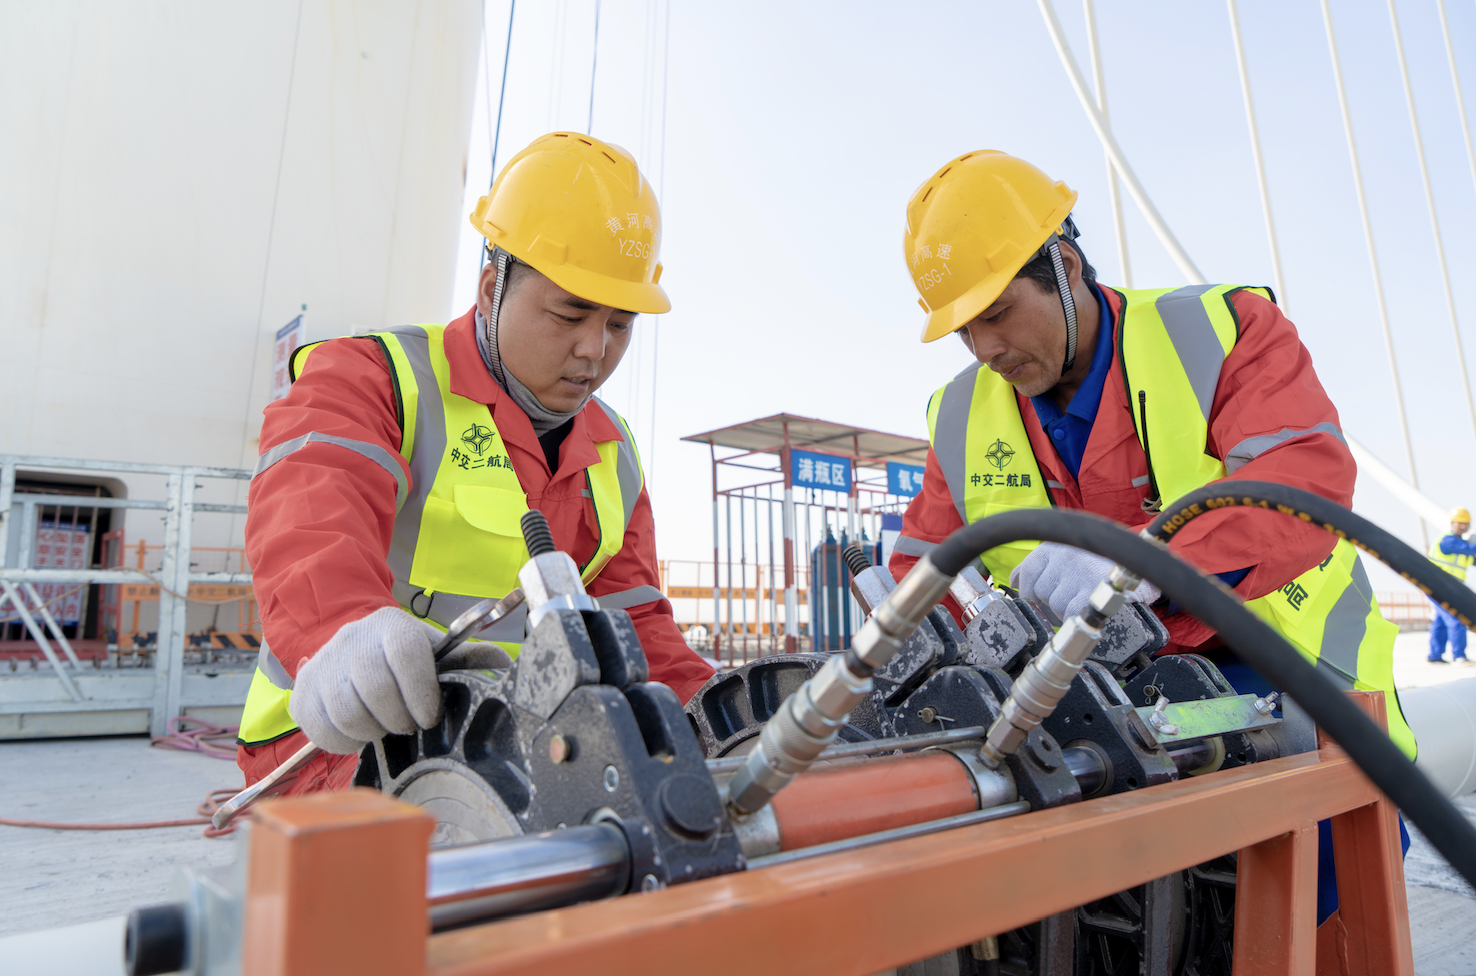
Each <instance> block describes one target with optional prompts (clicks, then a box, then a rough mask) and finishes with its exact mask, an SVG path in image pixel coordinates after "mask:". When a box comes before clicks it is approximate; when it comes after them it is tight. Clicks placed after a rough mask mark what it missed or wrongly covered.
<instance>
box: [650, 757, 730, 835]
mask: <svg viewBox="0 0 1476 976" xmlns="http://www.w3.org/2000/svg"><path fill="white" fill-rule="evenodd" d="M658 792H659V795H660V802H661V812H662V813H663V814H664V815H665V816H664V819H665V820H666V825H667V827H669V828H670V829H671V830H672V832H673V833H677V834H680V835H681V836H683V837H688V838H690V839H692V840H706V839H707V838H709V837H711V836H712V835H713V834H715V833H716V832H717V830H718V828H719V827H721V826H722V825H723V810H722V806H721V804H720V803H719V802H718V798H717V792H716V791H715V790H713V788H712V783H711V782H709V781H704V780H701V779H698V778H697V777H696V776H691V775H688V774H686V773H680V774H678V775H676V776H672V777H670V778H669V779H667V780H666V781H665V782H664V783H662V784H661V789H660V790H659V791H658Z"/></svg>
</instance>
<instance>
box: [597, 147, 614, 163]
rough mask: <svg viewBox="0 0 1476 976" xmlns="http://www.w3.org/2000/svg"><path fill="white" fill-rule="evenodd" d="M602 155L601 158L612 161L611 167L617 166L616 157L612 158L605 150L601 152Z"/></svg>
mask: <svg viewBox="0 0 1476 976" xmlns="http://www.w3.org/2000/svg"><path fill="white" fill-rule="evenodd" d="M600 155H601V156H604V157H605V158H606V159H608V160H609V161H610V165H611V166H614V165H615V157H614V156H611V155H610V154H609V153H607V152H604V151H603V150H602V151H601V152H600Z"/></svg>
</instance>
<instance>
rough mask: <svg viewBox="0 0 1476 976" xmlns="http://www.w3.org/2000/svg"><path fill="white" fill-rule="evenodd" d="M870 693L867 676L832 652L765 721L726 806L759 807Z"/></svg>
mask: <svg viewBox="0 0 1476 976" xmlns="http://www.w3.org/2000/svg"><path fill="white" fill-rule="evenodd" d="M869 694H871V677H870V675H859V674H856V673H855V672H853V671H852V670H851V669H850V668H849V667H848V666H847V661H846V656H845V655H842V654H835V655H832V656H831V658H830V659H829V660H828V661H826V662H825V664H824V666H823V667H821V668H820V670H819V671H817V672H816V673H815V674H814V676H813V677H811V678H810V680H808V681H806V682H805V683H804V684H803V685H801V686H800V687H799V689H798V690H797V691H796V692H795V693H794V694H793V695H790V696H789V698H787V699H786V700H785V701H784V704H782V705H780V706H779V710H778V711H777V712H775V713H774V716H773V718H771V719H769V721H768V722H766V723H764V728H763V731H762V732H760V733H759V741H758V746H757V747H756V748H755V749H754V750H753V752H750V753H749V754H748V760H747V762H745V763H744V764H743V765H742V766H741V767H739V769H738V772H736V773H735V774H733V778H732V780H730V781H729V783H728V805H729V806H730V807H732V808H733V811H734V812H735V813H738V814H740V815H741V814H748V813H753V812H754V811H756V810H759V809H762V808H763V806H764V805H765V804H766V803H768V802H769V800H770V798H771V797H773V795H774V794H775V793H778V792H779V791H780V790H781V789H783V788H784V787H785V786H787V785H788V784H789V781H790V780H792V779H794V777H795V776H796V775H798V774H799V773H802V772H804V771H805V770H806V769H809V768H810V764H811V763H813V762H814V761H815V759H816V758H817V757H818V756H819V755H820V753H822V752H824V751H825V748H826V746H828V745H830V743H831V742H833V741H834V740H835V736H836V733H837V732H839V731H840V728H841V726H843V725H845V724H846V717H847V716H848V715H849V714H850V713H851V709H852V708H855V707H856V705H857V704H858V703H860V702H861V701H862V700H863V699H864V698H866V696H867V695H869Z"/></svg>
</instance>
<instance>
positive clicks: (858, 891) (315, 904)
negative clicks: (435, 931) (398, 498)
mask: <svg viewBox="0 0 1476 976" xmlns="http://www.w3.org/2000/svg"><path fill="white" fill-rule="evenodd" d="M1353 696H1354V697H1355V699H1356V700H1357V701H1358V702H1359V704H1360V706H1361V707H1363V708H1364V709H1365V710H1366V711H1367V712H1368V713H1369V715H1370V717H1371V718H1373V719H1375V720H1376V721H1378V722H1380V723H1381V724H1382V723H1383V720H1384V703H1383V697H1382V695H1381V694H1380V693H1363V692H1355V693H1353ZM1328 818H1331V820H1332V825H1333V837H1334V841H1335V848H1336V855H1335V856H1336V860H1337V874H1338V897H1339V900H1340V902H1341V908H1340V911H1339V913H1338V915H1336V916H1334V918H1333V919H1330V920H1329V921H1328V923H1326V924H1325V925H1323V926H1322V927H1321V928H1320V929H1318V928H1316V897H1317V895H1316V875H1317V826H1316V825H1317V822H1318V821H1319V820H1323V819H1328ZM254 821H255V822H254V825H253V832H252V841H251V855H250V869H249V877H250V878H251V879H252V880H251V883H250V885H249V888H248V892H247V897H246V907H245V918H244V923H245V933H244V934H245V946H246V950H245V954H244V958H243V965H244V968H243V976H269V974H270V976H307V974H313V976H338V974H343V976H348V974H350V973H352V974H355V976H378V974H384V976H390V974H394V976H406V974H416V976H481V974H488V976H490V974H505V973H509V974H510V973H520V974H521V973H526V974H529V976H533V974H538V976H546V974H553V973H588V972H597V973H601V974H608V976H615V974H627V973H628V974H632V976H635V974H642V976H645V974H652V973H673V974H678V973H679V974H683V976H687V974H691V973H698V972H700V973H704V974H725V973H731V974H743V976H754V974H764V976H770V974H784V973H794V974H801V973H803V974H810V973H839V974H856V976H861V974H866V973H875V972H878V971H881V970H885V969H888V968H891V967H893V966H897V965H902V964H905V963H908V962H912V961H916V960H918V959H923V958H926V957H928V956H931V955H935V954H937V953H939V952H944V951H947V950H949V949H952V948H956V947H958V946H965V945H968V944H969V943H971V942H974V941H976V940H978V939H981V938H984V937H986V936H989V935H995V934H998V933H1000V932H1006V931H1009V930H1011V929H1014V928H1018V927H1020V926H1023V925H1027V924H1029V923H1031V922H1033V921H1035V920H1037V919H1040V918H1044V917H1047V916H1049V915H1053V914H1056V913H1058V912H1062V911H1067V910H1069V909H1071V908H1073V907H1075V906H1077V905H1080V904H1083V903H1085V902H1088V901H1092V900H1094V899H1097V898H1101V897H1104V896H1106V895H1109V894H1111V893H1113V892H1117V891H1122V890H1124V889H1126V888H1130V887H1133V886H1134V885H1139V884H1142V883H1144V882H1146V881H1149V880H1152V879H1154V878H1159V877H1163V876H1165V875H1168V874H1171V873H1173V872H1175V871H1179V870H1182V869H1184V868H1187V867H1190V866H1192V865H1195V864H1199V863H1202V862H1204V861H1208V860H1211V859H1212V858H1215V857H1219V856H1222V855H1224V854H1227V853H1229V852H1231V851H1239V852H1240V857H1239V862H1238V864H1239V867H1238V884H1237V891H1236V924H1235V944H1234V957H1235V970H1234V971H1235V974H1236V976H1262V974H1265V976H1271V974H1276V976H1283V974H1285V976H1293V974H1295V976H1313V974H1316V976H1335V974H1342V976H1385V974H1387V976H1413V972H1414V960H1413V955H1412V952H1411V949H1410V941H1409V910H1408V905H1407V904H1406V902H1405V894H1404V876H1403V863H1402V859H1401V853H1400V846H1399V836H1398V827H1397V822H1396V815H1395V811H1394V807H1393V804H1391V803H1390V802H1389V801H1388V800H1387V799H1386V798H1385V797H1384V796H1383V795H1382V794H1381V793H1379V792H1378V790H1377V789H1376V788H1375V787H1374V786H1373V784H1372V783H1370V782H1369V781H1368V780H1367V779H1366V778H1365V777H1364V776H1363V774H1362V773H1361V772H1360V771H1359V770H1358V768H1357V767H1356V766H1355V765H1354V764H1353V763H1352V761H1351V760H1349V759H1348V758H1347V756H1346V755H1345V754H1344V753H1343V752H1342V751H1341V750H1340V749H1339V748H1338V747H1337V746H1336V745H1333V744H1331V743H1327V742H1323V743H1322V748H1321V749H1320V750H1319V751H1317V752H1312V753H1307V754H1304V755H1300V756H1289V757H1287V758H1284V759H1277V760H1272V761H1270V762H1264V763H1258V764H1256V765H1253V766H1243V767H1240V768H1238V769H1232V770H1225V771H1222V772H1218V773H1211V774H1209V775H1207V776H1202V777H1198V778H1191V779H1185V780H1181V781H1178V782H1175V783H1168V784H1165V785H1163V786H1155V787H1151V788H1148V789H1143V790H1137V791H1135V792H1132V793H1125V794H1119V795H1116V796H1108V797H1103V798H1101V799H1097V800H1090V801H1087V802H1084V803H1078V804H1073V805H1070V806H1066V807H1058V808H1056V809H1053V810H1044V811H1041V812H1038V813H1032V814H1026V815H1023V816H1019V817H1015V818H1013V819H1009V820H1002V821H996V822H993V823H987V824H979V825H975V826H971V827H962V828H958V829H955V830H949V831H945V832H942V833H937V834H931V835H927V836H922V837H915V838H911V839H908V840H902V841H895V842H892V843H888V844H881V845H876V846H873V847H866V848H859V849H856V850H853V851H847V852H843V853H836V854H829V855H825V856H821V857H814V858H810V859H808V860H802V861H796V862H791V863H788V864H782V865H777V866H775V867H771V868H765V869H763V870H756V871H750V872H746V873H743V872H740V873H737V874H731V875H726V876H723V877H718V878H711V879H708V880H705V881H697V882H693V883H690V884H684V885H680V886H677V887H673V888H668V889H666V890H663V891H657V892H651V893H649V894H642V895H632V896H628V897H624V898H617V899H612V900H609V901H602V902H595V903H591V904H586V905H579V906H575V907H572V908H565V909H558V910H554V911H547V912H541V913H538V914H535V915H529V916H525V917H521V918H514V919H509V920H505V921H500V922H491V923H487V924H484V925H480V926H476V927H473V928H466V929H461V930H458V931H453V932H447V933H442V934H439V935H429V934H428V932H427V926H426V913H425V911H426V910H425V897H424V890H425V857H424V855H425V850H426V842H427V837H428V836H429V833H430V828H431V822H430V817H429V815H428V814H426V813H424V811H420V810H417V809H416V808H414V807H409V806H407V805H405V804H402V803H399V802H398V801H394V800H391V799H388V798H386V797H383V796H381V795H379V794H375V793H370V792H367V791H354V792H350V793H338V794H319V795H317V796H310V797H303V798H297V799H290V800H281V801H276V802H269V803H264V804H262V805H261V807H260V808H258V810H257V811H256V812H255V814H254Z"/></svg>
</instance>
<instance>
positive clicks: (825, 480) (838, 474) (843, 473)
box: [789, 450, 851, 492]
mask: <svg viewBox="0 0 1476 976" xmlns="http://www.w3.org/2000/svg"><path fill="white" fill-rule="evenodd" d="M789 480H790V482H791V483H792V484H793V485H794V486H795V487H796V488H824V489H825V490H827V491H844V492H849V491H850V490H851V459H850V458H843V457H836V456H835V455H834V454H816V453H815V452H814V451H794V450H791V451H790V452H789Z"/></svg>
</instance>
